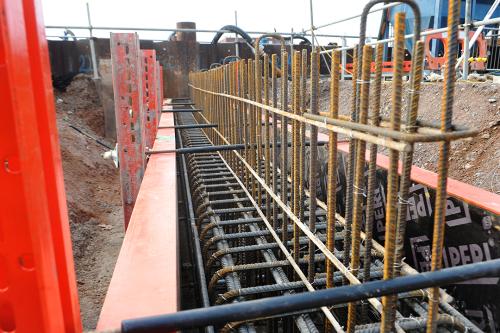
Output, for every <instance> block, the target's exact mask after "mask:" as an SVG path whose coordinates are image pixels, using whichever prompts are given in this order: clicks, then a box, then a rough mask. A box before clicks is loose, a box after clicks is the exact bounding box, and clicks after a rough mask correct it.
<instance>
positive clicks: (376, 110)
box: [361, 44, 384, 322]
mask: <svg viewBox="0 0 500 333" xmlns="http://www.w3.org/2000/svg"><path fill="white" fill-rule="evenodd" d="M383 54H384V45H383V44H378V45H377V49H376V56H375V77H374V78H373V94H372V105H371V115H370V124H371V125H373V126H379V124H380V93H381V89H382V59H383ZM369 158H370V161H369V162H368V180H367V192H366V213H365V243H364V245H365V254H364V257H363V282H368V281H370V269H371V260H372V256H371V251H372V240H373V222H374V210H373V206H374V195H375V186H376V184H377V183H376V181H377V177H376V175H377V174H376V172H377V145H376V144H370V157H369ZM367 306H368V303H367V302H362V306H361V318H362V321H363V322H365V321H366V319H367V318H366V316H367Z"/></svg>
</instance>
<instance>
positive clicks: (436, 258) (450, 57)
mask: <svg viewBox="0 0 500 333" xmlns="http://www.w3.org/2000/svg"><path fill="white" fill-rule="evenodd" d="M459 19H460V1H458V0H449V1H448V44H447V50H446V67H445V73H444V75H445V76H444V86H443V97H442V100H441V132H448V131H450V129H451V121H452V117H453V97H454V90H455V63H456V59H457V50H458V47H457V40H458V36H457V35H458V23H459ZM449 155H450V143H449V142H442V143H440V146H439V162H438V181H437V187H436V201H435V205H434V207H435V213H434V230H433V237H432V257H431V258H432V259H431V260H432V261H431V271H435V270H439V269H441V265H442V258H441V253H442V249H443V242H444V229H445V228H444V224H445V215H446V187H447V180H448V166H449V161H448V157H449ZM438 307H439V288H438V287H434V288H431V295H430V298H429V317H428V318H429V319H428V321H427V333H431V332H435V331H436V323H435V319H436V316H437V312H438Z"/></svg>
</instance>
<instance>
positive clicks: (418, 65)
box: [394, 41, 424, 277]
mask: <svg viewBox="0 0 500 333" xmlns="http://www.w3.org/2000/svg"><path fill="white" fill-rule="evenodd" d="M423 51H424V43H423V42H422V41H417V43H416V45H414V47H413V57H412V58H413V61H412V73H411V82H410V84H411V86H410V91H409V98H408V101H409V109H408V113H407V115H406V126H405V131H406V132H407V133H415V132H416V126H417V115H418V102H419V98H420V83H421V81H422V67H423V66H422V65H423ZM412 164H413V150H411V151H409V152H404V153H403V166H402V172H401V183H400V184H399V211H398V223H397V237H396V252H395V254H394V277H398V276H399V274H400V271H401V265H402V263H401V260H402V259H403V254H404V238H405V234H406V213H407V210H408V192H409V188H410V185H411V179H410V173H411V167H412Z"/></svg>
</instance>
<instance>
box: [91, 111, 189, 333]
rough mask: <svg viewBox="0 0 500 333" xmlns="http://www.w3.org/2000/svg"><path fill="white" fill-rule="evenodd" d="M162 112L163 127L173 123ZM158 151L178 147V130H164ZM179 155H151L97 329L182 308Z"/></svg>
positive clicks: (112, 327) (115, 326) (111, 327)
mask: <svg viewBox="0 0 500 333" xmlns="http://www.w3.org/2000/svg"><path fill="white" fill-rule="evenodd" d="M173 125H174V121H173V114H172V113H163V114H162V116H161V120H160V126H162V127H163V126H173ZM153 148H154V149H155V150H160V149H175V133H174V129H173V128H169V129H162V128H161V129H159V130H158V137H157V139H156V141H155V144H154V147H153ZM176 173H177V169H176V156H175V153H165V154H156V155H151V157H150V159H149V162H148V166H147V168H146V173H145V175H144V179H143V181H142V185H141V189H140V191H139V196H138V197H137V201H136V203H135V207H134V211H133V213H132V217H131V219H130V224H129V227H128V229H127V232H126V234H125V239H124V241H123V245H122V248H121V250H120V255H119V256H118V260H117V263H116V266H115V271H114V273H113V277H112V279H111V283H110V285H109V289H108V293H107V295H106V299H105V301H104V305H103V307H102V311H101V315H100V317H99V322H98V324H97V330H99V331H103V330H112V329H116V328H119V327H120V324H121V321H122V320H123V319H129V318H136V317H142V316H150V315H157V314H162V313H169V312H175V311H177V310H178V309H179V289H180V286H179V276H178V274H179V267H178V258H179V252H178V244H179V243H178V231H177V191H176V188H177V176H176Z"/></svg>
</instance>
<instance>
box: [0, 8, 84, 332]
mask: <svg viewBox="0 0 500 333" xmlns="http://www.w3.org/2000/svg"><path fill="white" fill-rule="evenodd" d="M0 13H1V15H0V101H2V112H1V113H0V115H1V118H2V119H1V121H0V159H1V164H0V165H1V166H0V184H2V190H1V191H0V209H1V210H2V214H1V215H0V331H1V332H14V331H15V332H18V333H23V332H47V333H48V332H81V323H80V319H79V307H78V298H77V290H76V285H75V282H76V281H75V279H74V270H73V259H72V253H71V243H70V235H69V230H68V220H67V211H66V206H65V205H66V202H65V193H64V186H63V178H62V166H61V159H60V152H59V147H58V136H57V129H56V123H55V111H54V106H53V95H52V87H51V80H50V65H49V61H48V52H47V45H46V41H45V34H44V24H43V19H42V13H41V8H40V3H39V2H38V1H33V0H24V1H21V0H0Z"/></svg>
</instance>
